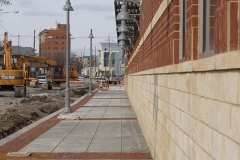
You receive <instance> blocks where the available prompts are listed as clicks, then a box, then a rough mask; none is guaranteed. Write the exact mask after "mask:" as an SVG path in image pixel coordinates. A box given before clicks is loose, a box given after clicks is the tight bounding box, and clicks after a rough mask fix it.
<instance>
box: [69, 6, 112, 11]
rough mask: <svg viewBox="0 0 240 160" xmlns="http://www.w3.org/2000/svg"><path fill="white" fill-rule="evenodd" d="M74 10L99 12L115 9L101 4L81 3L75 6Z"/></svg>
mask: <svg viewBox="0 0 240 160" xmlns="http://www.w3.org/2000/svg"><path fill="white" fill-rule="evenodd" d="M73 9H74V10H88V11H97V12H106V11H113V7H111V6H106V5H99V4H79V5H75V6H73Z"/></svg>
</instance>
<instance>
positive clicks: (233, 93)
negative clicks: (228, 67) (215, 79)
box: [219, 71, 239, 104]
mask: <svg viewBox="0 0 240 160" xmlns="http://www.w3.org/2000/svg"><path fill="white" fill-rule="evenodd" d="M238 75H239V73H238V71H227V72H225V73H223V74H222V78H223V86H222V87H223V98H224V99H223V100H224V101H226V102H229V103H233V104H237V103H238V82H239V79H238ZM219 87H221V86H219Z"/></svg>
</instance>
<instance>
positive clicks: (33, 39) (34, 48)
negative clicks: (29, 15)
mask: <svg viewBox="0 0 240 160" xmlns="http://www.w3.org/2000/svg"><path fill="white" fill-rule="evenodd" d="M33 53H34V55H35V30H34V37H33Z"/></svg>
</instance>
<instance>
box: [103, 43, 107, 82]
mask: <svg viewBox="0 0 240 160" xmlns="http://www.w3.org/2000/svg"><path fill="white" fill-rule="evenodd" d="M104 51H105V52H104V56H103V61H104V62H103V65H104V67H105V73H104V74H105V77H106V66H107V62H106V61H107V60H106V59H105V57H106V54H107V53H106V51H107V48H105V49H104Z"/></svg>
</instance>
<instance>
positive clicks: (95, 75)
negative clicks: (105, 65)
mask: <svg viewBox="0 0 240 160" xmlns="http://www.w3.org/2000/svg"><path fill="white" fill-rule="evenodd" d="M96 52H97V51H96V47H95V59H94V67H95V69H94V71H95V72H94V73H95V74H94V77H95V78H96V77H97V71H96V60H97V57H96Z"/></svg>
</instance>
